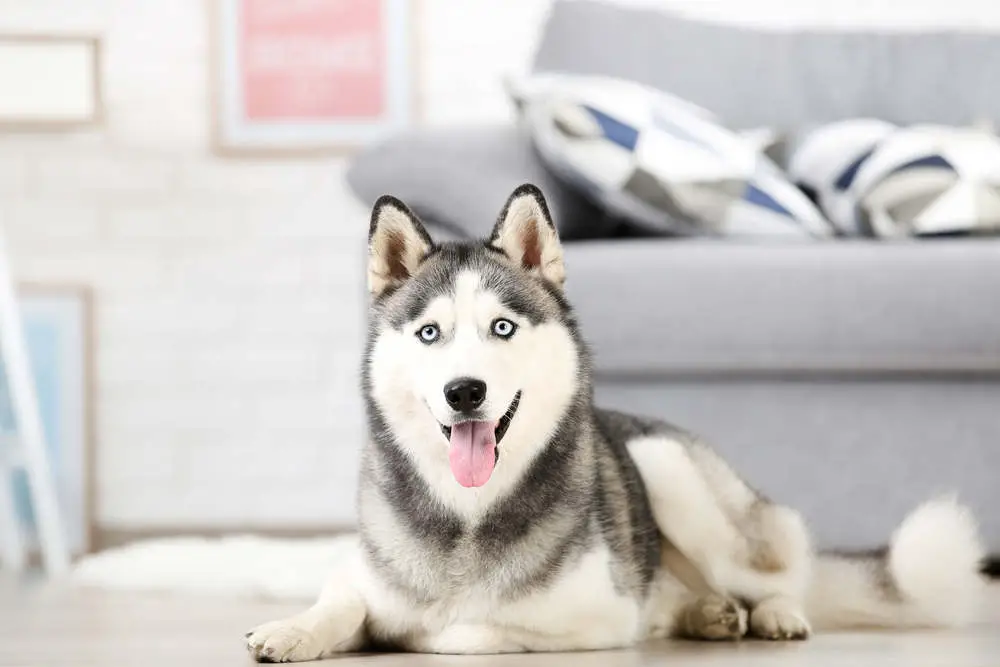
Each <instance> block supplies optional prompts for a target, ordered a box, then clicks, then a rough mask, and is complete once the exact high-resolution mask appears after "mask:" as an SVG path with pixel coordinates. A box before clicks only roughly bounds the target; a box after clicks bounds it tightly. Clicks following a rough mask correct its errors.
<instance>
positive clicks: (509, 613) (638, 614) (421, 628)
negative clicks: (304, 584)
mask: <svg viewBox="0 0 1000 667" xmlns="http://www.w3.org/2000/svg"><path fill="white" fill-rule="evenodd" d="M361 584H362V587H363V590H364V597H365V599H366V600H367V603H368V623H369V629H370V630H371V631H372V632H374V633H375V634H376V635H377V636H379V637H382V638H385V639H390V640H394V641H397V642H400V643H402V644H403V645H404V646H406V647H407V648H411V649H415V650H440V649H442V648H448V647H447V646H445V647H442V646H441V642H442V641H444V642H450V641H452V640H453V639H452V636H453V635H454V634H455V633H454V629H455V628H469V632H473V631H475V632H482V631H486V632H488V633H490V635H491V636H492V638H493V639H494V640H495V641H496V642H498V645H503V646H504V647H509V648H507V649H498V650H529V651H541V650H561V649H564V648H565V649H567V650H568V649H572V648H577V649H582V648H612V647H618V646H628V645H630V644H632V643H634V642H635V641H636V640H637V639H639V638H641V637H643V636H644V634H645V620H644V614H643V612H642V610H643V607H644V605H643V603H642V602H641V601H638V600H636V599H634V598H632V597H629V596H627V595H621V594H620V593H618V592H617V591H616V590H615V587H614V584H613V583H612V580H611V567H610V554H609V552H608V549H607V547H605V546H604V545H601V546H600V547H598V548H595V549H592V550H590V551H588V552H587V553H585V554H584V555H583V556H582V557H581V558H579V559H578V560H576V561H575V562H574V563H573V564H572V565H571V566H568V567H566V568H564V570H563V571H562V572H560V573H559V574H557V575H556V576H555V577H554V578H553V579H552V580H551V581H550V582H549V583H548V585H546V586H545V587H544V588H540V589H539V590H538V591H536V592H532V593H530V594H528V595H526V596H524V597H521V598H519V599H517V600H514V601H505V600H502V599H500V598H499V597H498V596H497V595H496V593H495V592H494V591H491V590H490V588H489V586H488V584H487V582H485V581H470V582H469V583H468V584H467V585H466V586H464V587H462V588H460V589H459V590H458V591H456V592H454V593H452V594H450V595H448V596H446V597H442V598H441V599H438V600H435V601H434V602H432V603H430V604H427V605H420V604H414V603H413V602H411V601H410V600H408V599H407V598H406V597H405V596H404V595H401V594H399V593H398V592H396V591H395V590H393V589H392V588H390V587H389V586H387V585H385V584H384V583H383V582H382V581H381V580H380V579H379V578H378V577H376V576H375V573H374V572H372V571H371V570H369V569H367V568H365V569H364V574H363V576H362V581H361ZM458 640H459V641H460V640H461V638H458Z"/></svg>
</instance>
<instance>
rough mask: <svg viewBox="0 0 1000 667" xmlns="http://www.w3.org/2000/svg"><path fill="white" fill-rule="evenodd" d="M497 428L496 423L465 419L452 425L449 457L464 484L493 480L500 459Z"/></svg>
mask: <svg viewBox="0 0 1000 667" xmlns="http://www.w3.org/2000/svg"><path fill="white" fill-rule="evenodd" d="M496 427H497V423H496V422H462V423H461V424H455V425H454V426H452V427H451V450H450V451H449V452H448V460H449V461H450V462H451V473H452V474H453V475H454V476H455V480H456V481H458V483H459V484H461V485H462V486H465V487H470V486H482V485H483V484H485V483H486V482H488V481H489V480H490V475H492V474H493V466H494V465H495V464H496V461H497V439H496V431H495V430H496Z"/></svg>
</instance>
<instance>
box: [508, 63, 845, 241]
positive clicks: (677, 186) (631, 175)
mask: <svg viewBox="0 0 1000 667" xmlns="http://www.w3.org/2000/svg"><path fill="white" fill-rule="evenodd" d="M509 88H510V94H511V97H512V99H513V100H514V101H515V104H516V105H517V108H518V111H519V115H520V118H521V120H522V122H523V123H524V124H526V125H527V127H528V129H529V131H530V133H531V136H532V140H533V142H534V144H535V147H536V149H537V150H538V153H539V154H540V156H541V158H542V160H543V161H544V162H545V164H546V165H547V166H548V168H549V169H550V170H552V171H553V173H555V174H557V175H558V176H559V177H560V178H561V179H562V180H564V181H565V182H567V183H569V184H571V185H573V186H575V187H577V188H578V189H579V190H581V191H582V192H583V193H584V194H585V195H587V196H588V197H589V198H590V199H592V200H593V201H595V202H596V203H598V204H599V205H600V206H602V207H603V208H604V209H605V210H607V211H609V212H610V213H612V214H615V215H618V216H622V217H625V218H627V219H629V220H632V221H633V222H634V223H635V224H636V225H638V226H640V227H642V228H644V229H645V230H648V231H656V232H664V233H666V232H678V231H680V232H685V233H693V234H716V235H739V236H761V235H786V236H787V235H792V236H819V237H825V236H830V235H831V233H832V228H831V226H830V225H829V223H828V222H827V221H826V220H825V219H824V218H823V216H822V215H821V214H820V213H819V211H818V210H817V208H816V207H815V206H814V205H813V203H812V202H811V201H810V200H809V198H808V197H806V196H805V195H804V194H803V193H802V192H801V191H800V190H799V189H798V188H796V187H795V186H794V185H793V184H792V183H790V182H789V181H788V180H787V179H786V178H785V176H784V174H783V173H782V172H781V170H780V169H779V168H778V167H777V166H776V165H775V164H774V163H773V162H772V161H771V160H770V159H769V158H768V157H766V155H765V153H764V150H763V148H764V144H765V143H767V141H768V135H767V133H760V132H755V133H753V136H741V135H739V134H737V133H734V132H731V131H729V130H727V129H726V128H724V127H722V126H721V125H720V124H719V123H718V122H717V121H716V120H715V118H714V117H713V116H712V114H711V113H709V112H708V111H706V110H704V109H701V108H700V107H697V106H695V105H693V104H691V103H689V102H687V101H685V100H682V99H679V98H677V97H674V96H672V95H669V94H667V93H664V92H662V91H658V90H655V89H653V88H650V87H648V86H644V85H641V84H638V83H635V82H632V81H626V80H622V79H613V78H606V77H586V76H571V75H562V74H539V75H534V76H531V77H528V78H526V79H523V80H519V81H516V82H512V83H511V85H510V86H509ZM762 137H763V139H762Z"/></svg>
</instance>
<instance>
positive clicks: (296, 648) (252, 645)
mask: <svg viewBox="0 0 1000 667" xmlns="http://www.w3.org/2000/svg"><path fill="white" fill-rule="evenodd" d="M246 642H247V650H248V651H250V656H251V657H252V658H253V659H254V660H256V661H257V662H304V661H306V660H318V659H319V658H322V657H323V653H324V650H323V649H324V646H323V645H322V644H321V643H320V642H319V641H317V638H316V637H315V635H314V633H313V632H311V631H310V630H309V629H308V628H306V627H305V625H304V624H303V623H301V621H299V618H298V617H292V618H288V619H285V620H281V621H274V622H272V623H265V624H264V625H260V626H257V627H256V628H254V629H253V630H251V631H250V632H248V633H247V634H246Z"/></svg>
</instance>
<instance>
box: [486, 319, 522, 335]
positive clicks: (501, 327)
mask: <svg viewBox="0 0 1000 667" xmlns="http://www.w3.org/2000/svg"><path fill="white" fill-rule="evenodd" d="M490 329H491V330H492V331H493V335H495V336H498V337H499V338H510V337H511V336H513V335H514V332H515V331H517V325H516V324H514V323H513V322H511V321H510V320H506V319H504V318H502V317H498V318H497V319H495V320H493V324H491V325H490Z"/></svg>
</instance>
